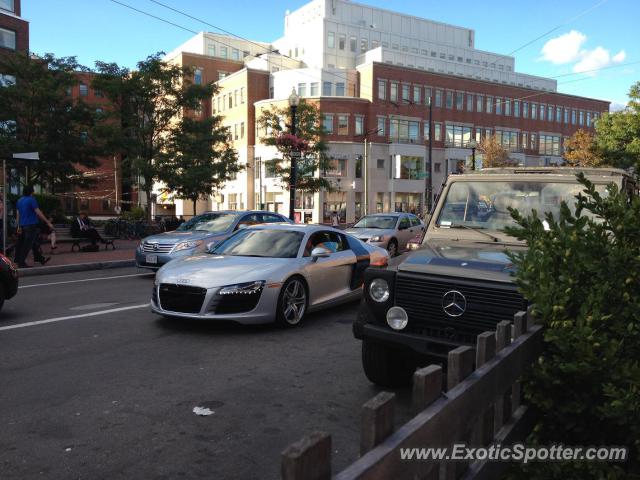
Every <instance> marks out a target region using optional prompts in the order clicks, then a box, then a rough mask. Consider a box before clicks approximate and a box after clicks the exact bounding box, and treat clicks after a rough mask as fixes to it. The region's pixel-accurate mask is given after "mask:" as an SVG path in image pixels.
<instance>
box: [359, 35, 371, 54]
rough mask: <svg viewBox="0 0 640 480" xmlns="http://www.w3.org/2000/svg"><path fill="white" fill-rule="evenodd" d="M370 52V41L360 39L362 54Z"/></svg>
mask: <svg viewBox="0 0 640 480" xmlns="http://www.w3.org/2000/svg"><path fill="white" fill-rule="evenodd" d="M367 50H369V41H368V40H367V39H366V38H361V39H360V53H364V52H366V51H367Z"/></svg>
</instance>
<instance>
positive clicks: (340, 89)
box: [336, 82, 344, 97]
mask: <svg viewBox="0 0 640 480" xmlns="http://www.w3.org/2000/svg"><path fill="white" fill-rule="evenodd" d="M336 97H344V82H338V83H336Z"/></svg>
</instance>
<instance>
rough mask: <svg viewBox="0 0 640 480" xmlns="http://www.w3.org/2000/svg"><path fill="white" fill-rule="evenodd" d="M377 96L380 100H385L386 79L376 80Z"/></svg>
mask: <svg viewBox="0 0 640 480" xmlns="http://www.w3.org/2000/svg"><path fill="white" fill-rule="evenodd" d="M378 98H379V99H380V100H386V98H387V81H386V80H378Z"/></svg>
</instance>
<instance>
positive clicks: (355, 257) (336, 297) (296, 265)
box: [151, 224, 389, 326]
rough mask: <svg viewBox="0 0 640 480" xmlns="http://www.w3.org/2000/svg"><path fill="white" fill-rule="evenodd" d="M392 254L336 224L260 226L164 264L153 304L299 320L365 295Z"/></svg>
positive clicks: (168, 312) (171, 311)
mask: <svg viewBox="0 0 640 480" xmlns="http://www.w3.org/2000/svg"><path fill="white" fill-rule="evenodd" d="M388 259H389V254H388V253H387V251H386V250H384V249H382V248H379V247H376V246H373V245H369V244H366V243H364V242H362V241H360V240H358V239H357V238H355V237H352V236H351V235H347V234H345V233H344V232H342V231H340V230H337V229H334V228H331V227H325V226H322V225H291V224H270V225H256V226H253V227H249V228H246V229H243V230H239V231H237V232H236V233H234V234H233V235H232V236H230V237H229V238H227V239H226V240H224V241H222V242H221V243H219V244H218V245H216V246H214V247H213V248H212V249H211V250H210V251H209V252H207V253H203V254H200V255H195V256H191V257H185V258H178V259H176V260H173V261H172V262H169V263H167V264H166V265H165V266H163V267H162V268H161V269H160V270H159V271H158V273H157V274H156V278H155V282H154V287H153V295H152V297H151V309H152V311H154V312H156V313H159V314H161V315H164V316H168V317H186V318H200V319H210V320H232V321H235V322H239V323H244V324H255V323H269V322H277V323H278V324H280V325H282V326H295V325H297V324H299V323H300V321H301V320H302V319H303V317H304V315H305V314H306V313H307V312H310V311H313V310H318V309H320V308H324V307H330V306H333V305H337V304H339V303H343V302H348V301H351V300H355V299H357V298H358V297H360V296H361V294H362V282H363V279H364V271H365V270H366V268H367V267H369V266H386V265H387V262H388Z"/></svg>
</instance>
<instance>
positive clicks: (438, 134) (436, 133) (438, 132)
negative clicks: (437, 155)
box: [433, 122, 442, 142]
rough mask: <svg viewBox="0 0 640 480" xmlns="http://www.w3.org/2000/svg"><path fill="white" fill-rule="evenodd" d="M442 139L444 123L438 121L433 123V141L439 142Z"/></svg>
mask: <svg viewBox="0 0 640 480" xmlns="http://www.w3.org/2000/svg"><path fill="white" fill-rule="evenodd" d="M441 139H442V124H441V123H439V122H436V123H434V124H433V141H434V142H439V141H440V140H441Z"/></svg>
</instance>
